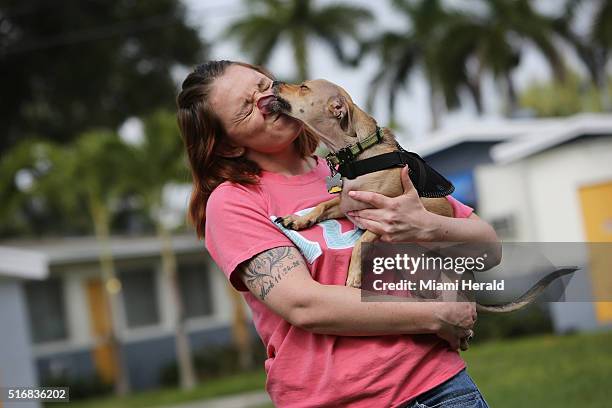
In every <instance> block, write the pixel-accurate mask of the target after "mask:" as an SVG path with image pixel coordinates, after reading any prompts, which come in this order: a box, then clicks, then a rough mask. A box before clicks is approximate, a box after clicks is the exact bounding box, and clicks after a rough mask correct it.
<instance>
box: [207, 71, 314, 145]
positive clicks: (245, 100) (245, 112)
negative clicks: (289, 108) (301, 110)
mask: <svg viewBox="0 0 612 408" xmlns="http://www.w3.org/2000/svg"><path fill="white" fill-rule="evenodd" d="M270 95H272V80H271V79H270V78H268V77H267V76H265V75H263V74H261V73H259V72H257V71H255V70H253V69H250V68H247V67H244V66H242V65H236V64H234V65H230V66H229V67H228V68H227V69H226V70H225V73H224V74H223V75H221V76H220V77H219V78H217V79H216V80H215V81H214V82H213V85H212V92H211V95H210V104H211V106H212V108H213V109H214V111H215V112H216V113H217V115H218V117H219V119H220V120H221V123H222V125H223V127H224V128H225V130H226V132H227V135H228V137H229V139H230V143H231V144H232V145H233V146H236V147H244V148H246V149H247V152H248V151H249V150H251V151H253V152H257V153H279V152H281V151H283V150H284V149H286V148H288V147H289V146H290V145H291V143H292V142H293V141H294V140H295V139H296V137H297V136H298V135H299V134H300V131H301V130H302V124H301V123H300V122H298V121H296V120H295V119H292V118H290V117H288V116H286V115H281V114H278V113H270V114H264V113H263V112H262V111H261V110H260V109H259V108H258V107H257V102H258V101H259V100H260V99H261V98H263V97H267V96H270Z"/></svg>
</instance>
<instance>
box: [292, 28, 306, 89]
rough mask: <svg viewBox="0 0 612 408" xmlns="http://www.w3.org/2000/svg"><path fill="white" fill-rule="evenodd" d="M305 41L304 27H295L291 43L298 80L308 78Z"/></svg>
mask: <svg viewBox="0 0 612 408" xmlns="http://www.w3.org/2000/svg"><path fill="white" fill-rule="evenodd" d="M306 41H307V40H306V33H305V32H304V27H296V28H295V29H294V30H293V32H292V45H293V52H294V56H295V64H296V67H297V70H298V81H299V82H302V81H305V80H306V79H308V50H307V48H306V47H307V44H306Z"/></svg>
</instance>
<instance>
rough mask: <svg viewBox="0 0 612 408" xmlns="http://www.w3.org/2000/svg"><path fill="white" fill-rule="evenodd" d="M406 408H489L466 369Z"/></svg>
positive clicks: (414, 400)
mask: <svg viewBox="0 0 612 408" xmlns="http://www.w3.org/2000/svg"><path fill="white" fill-rule="evenodd" d="M402 407H404V408H451V407H457V408H458V407H462V408H489V406H488V405H487V403H486V402H485V400H484V398H483V396H482V394H481V393H480V391H479V390H478V387H476V384H474V381H472V379H471V378H470V376H469V375H468V373H467V372H466V371H465V369H463V370H461V371H460V372H459V373H458V374H456V375H455V376H454V377H452V378H450V379H448V380H446V382H443V383H442V384H440V385H438V386H437V387H435V388H432V389H431V390H429V391H427V392H425V393H423V394H421V395H419V396H418V397H416V398H415V399H413V400H412V401H410V402H408V403H407V404H406V405H403V406H402Z"/></svg>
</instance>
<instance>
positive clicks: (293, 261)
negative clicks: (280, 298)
mask: <svg viewBox="0 0 612 408" xmlns="http://www.w3.org/2000/svg"><path fill="white" fill-rule="evenodd" d="M299 265H300V261H299V260H298V259H297V257H296V256H295V255H294V254H293V253H292V252H291V250H290V247H279V248H273V249H270V250H269V251H266V252H264V253H261V254H259V255H257V256H256V257H255V258H253V259H252V260H251V261H250V262H249V263H248V264H247V266H246V268H245V277H246V279H245V282H246V284H247V286H248V287H249V289H251V291H252V292H253V293H256V294H257V295H258V296H259V297H260V298H261V300H264V299H265V298H266V296H267V295H268V293H270V290H272V288H273V287H274V285H275V284H277V283H278V282H280V280H281V279H282V278H283V277H285V276H287V275H288V274H289V272H291V271H292V270H293V269H295V268H296V267H298V266H299Z"/></svg>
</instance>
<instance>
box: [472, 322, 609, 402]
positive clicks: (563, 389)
mask: <svg viewBox="0 0 612 408" xmlns="http://www.w3.org/2000/svg"><path fill="white" fill-rule="evenodd" d="M463 357H464V359H465V360H466V362H467V364H468V372H469V373H470V375H471V376H472V378H474V381H475V382H476V384H477V385H478V388H480V391H481V392H482V393H483V395H484V396H485V399H486V400H487V402H488V403H489V405H490V406H491V407H494V408H503V407H538V408H546V407H610V406H612V405H611V404H612V402H611V401H610V400H611V399H612V332H607V333H597V334H580V335H571V336H563V337H558V336H541V337H534V338H528V339H521V340H514V341H504V342H492V343H485V344H481V345H478V346H476V347H474V348H473V350H469V351H467V352H465V353H464V354H463Z"/></svg>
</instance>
